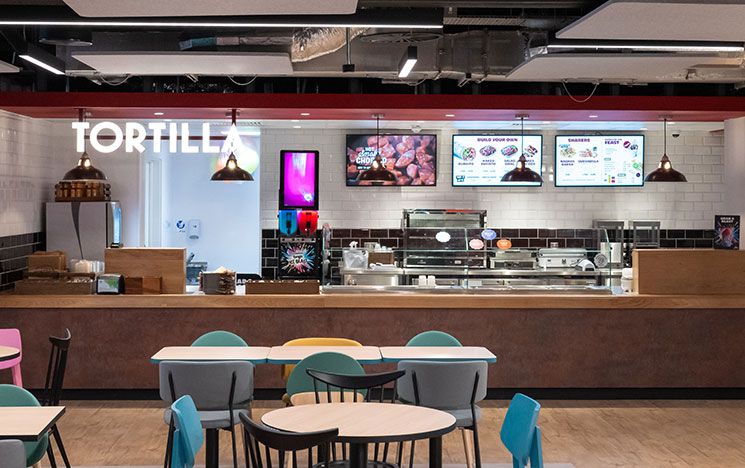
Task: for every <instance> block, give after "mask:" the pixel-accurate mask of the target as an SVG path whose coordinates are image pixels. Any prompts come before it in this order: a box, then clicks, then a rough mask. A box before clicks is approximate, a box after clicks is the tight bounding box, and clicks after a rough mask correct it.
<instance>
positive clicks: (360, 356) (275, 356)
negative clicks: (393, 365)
mask: <svg viewBox="0 0 745 468" xmlns="http://www.w3.org/2000/svg"><path fill="white" fill-rule="evenodd" d="M324 352H335V353H341V354H346V355H347V356H349V357H351V358H352V359H355V360H356V361H357V362H359V363H360V364H376V363H379V362H381V357H380V348H378V347H377V346H274V347H273V348H272V350H271V351H269V356H268V358H267V362H269V364H297V363H298V362H300V361H302V360H303V359H305V358H307V357H308V356H311V355H313V354H317V353H324Z"/></svg>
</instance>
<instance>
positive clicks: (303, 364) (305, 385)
mask: <svg viewBox="0 0 745 468" xmlns="http://www.w3.org/2000/svg"><path fill="white" fill-rule="evenodd" d="M307 369H315V370H318V371H325V372H333V373H336V374H346V375H364V374H365V370H364V369H363V368H362V366H361V365H360V363H358V362H357V361H356V360H354V358H351V357H349V356H347V355H346V354H341V353H335V352H323V353H316V354H313V355H311V356H308V357H307V358H305V359H303V360H302V361H300V362H299V363H298V364H297V365H296V366H295V368H294V369H293V370H292V373H291V374H290V378H289V379H287V394H288V395H289V396H292V395H294V394H296V393H303V392H313V391H315V387H314V386H313V378H312V377H311V376H309V375H308V374H307V372H305V371H306V370H307ZM318 388H319V389H321V390H322V391H326V388H325V385H318Z"/></svg>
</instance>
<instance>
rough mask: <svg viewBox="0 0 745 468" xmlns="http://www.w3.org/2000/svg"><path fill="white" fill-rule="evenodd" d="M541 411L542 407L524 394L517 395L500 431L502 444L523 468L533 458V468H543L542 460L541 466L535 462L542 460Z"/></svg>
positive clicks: (508, 409)
mask: <svg viewBox="0 0 745 468" xmlns="http://www.w3.org/2000/svg"><path fill="white" fill-rule="evenodd" d="M540 409H541V405H540V403H538V402H537V401H535V400H533V399H532V398H530V397H528V396H525V395H523V394H522V393H517V394H515V396H514V397H513V398H512V401H511V402H510V406H509V408H507V414H506V415H505V417H504V422H503V423H502V429H501V430H500V431H499V436H500V438H501V439H502V443H503V444H504V446H505V447H507V450H509V451H510V453H511V454H512V456H513V458H514V460H515V461H517V463H520V465H519V466H521V467H524V466H525V465H526V464H527V461H528V459H529V458H532V460H531V468H542V463H543V461H542V460H540V464H541V466H537V465H538V463H536V462H533V459H536V458H542V457H541V456H540V455H541V454H540V430H539V428H538V426H537V424H538V412H539V411H540Z"/></svg>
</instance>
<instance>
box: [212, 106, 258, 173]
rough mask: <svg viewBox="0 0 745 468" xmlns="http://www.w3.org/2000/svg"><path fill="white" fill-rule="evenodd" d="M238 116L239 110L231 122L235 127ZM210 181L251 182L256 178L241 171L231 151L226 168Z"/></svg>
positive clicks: (234, 113) (235, 112) (234, 112)
mask: <svg viewBox="0 0 745 468" xmlns="http://www.w3.org/2000/svg"><path fill="white" fill-rule="evenodd" d="M237 116H238V112H237V110H236V109H233V112H232V118H231V122H232V124H233V125H235V122H236V119H237ZM210 180H214V181H218V182H251V181H253V180H254V178H253V176H252V175H251V173H250V172H248V171H246V170H244V169H241V167H240V166H239V165H238V159H237V158H236V157H235V154H234V153H233V151H232V150H231V151H230V156H228V161H227V163H225V167H223V168H222V169H220V170H219V171H217V172H215V173H214V174H212V178H211V179H210Z"/></svg>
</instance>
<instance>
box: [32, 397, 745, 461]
mask: <svg viewBox="0 0 745 468" xmlns="http://www.w3.org/2000/svg"><path fill="white" fill-rule="evenodd" d="M63 404H66V405H67V407H68V409H67V413H66V415H65V416H64V417H63V418H62V420H61V422H60V426H59V427H60V430H61V432H62V436H63V438H64V442H65V445H66V448H67V450H68V453H69V455H70V457H71V459H72V463H73V465H75V466H148V465H161V466H162V460H163V451H164V448H165V439H166V426H165V424H164V423H163V419H162V405H161V403H160V402H142V401H85V402H82V401H68V402H63ZM280 405H281V403H278V402H267V401H260V402H256V403H255V405H254V408H255V412H254V415H255V417H260V416H261V415H262V414H263V413H264V412H266V411H269V410H270V409H272V408H277V407H279V406H280ZM506 405H507V402H505V401H489V402H484V404H483V405H482V407H484V408H485V411H484V416H483V419H482V420H481V423H480V425H479V428H480V435H481V448H482V458H483V461H484V462H485V463H496V462H501V463H504V462H508V461H509V460H510V459H509V456H508V454H507V451H506V450H505V449H504V448H503V447H502V446H501V444H500V443H499V442H498V440H499V427H500V426H501V423H502V419H503V417H504V413H505V411H506ZM542 405H543V408H542V410H541V416H540V425H541V428H542V431H543V449H544V459H545V461H546V462H550V463H572V464H574V465H575V466H576V467H577V468H584V467H592V468H597V467H655V468H656V467H714V466H716V467H720V466H721V467H745V424H744V423H743V421H745V401H542ZM229 441H230V437H229V435H228V434H227V433H223V434H222V436H221V464H228V463H230V462H231V458H230V445H229ZM239 443H240V442H239ZM462 447H463V446H462V439H461V437H460V435H459V434H458V433H454V434H450V435H448V436H446V438H445V443H444V453H443V461H444V463H446V464H449V463H450V464H452V463H464V460H465V458H464V454H463V448H462ZM240 450H241V449H240V447H239V453H240ZM416 452H417V455H418V456H417V459H418V463H419V462H422V463H423V462H424V461H425V459H424V458H421V460H419V458H420V456H422V457H424V456H425V455H426V453H427V451H426V446H425V445H424V444H422V445H421V446H419V445H418V446H417V450H416ZM58 460H59V457H58ZM240 462H241V463H242V462H243V460H242V456H241V457H240ZM200 463H201V461H200ZM45 466H48V463H46V460H45ZM241 466H242V465H241Z"/></svg>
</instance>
